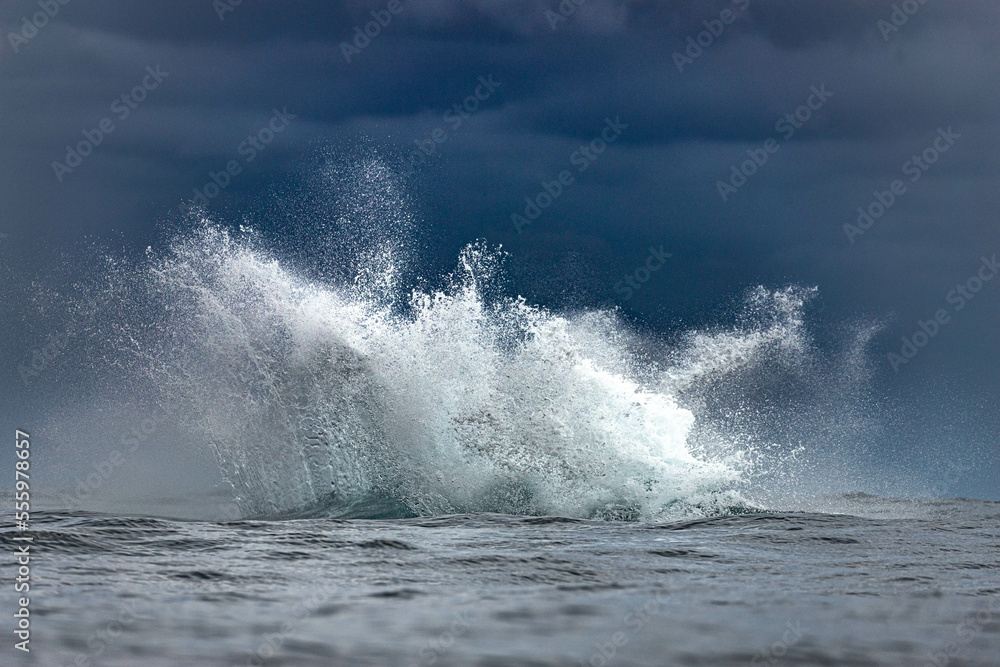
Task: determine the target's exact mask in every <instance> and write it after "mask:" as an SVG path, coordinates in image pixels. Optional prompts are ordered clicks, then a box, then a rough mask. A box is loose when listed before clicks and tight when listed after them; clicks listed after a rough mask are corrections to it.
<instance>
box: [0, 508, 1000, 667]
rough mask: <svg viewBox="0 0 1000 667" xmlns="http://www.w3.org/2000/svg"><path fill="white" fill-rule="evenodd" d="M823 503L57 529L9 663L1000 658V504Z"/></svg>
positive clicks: (48, 530)
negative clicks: (692, 511) (683, 513)
mask: <svg viewBox="0 0 1000 667" xmlns="http://www.w3.org/2000/svg"><path fill="white" fill-rule="evenodd" d="M804 504H805V505H806V506H809V505H810V503H808V502H806V503H804ZM812 505H814V506H815V507H816V508H822V509H823V511H809V512H802V511H797V512H762V513H753V514H742V515H732V516H718V517H711V518H703V519H696V520H687V521H682V522H656V523H650V522H614V521H588V520H578V519H563V518H553V517H519V516H507V515H496V514H478V515H448V516H437V517H425V518H414V519H391V520H335V519H325V518H304V519H285V520H272V521H230V522H208V521H190V520H172V519H168V518H155V517H149V516H147V517H140V516H118V515H115V514H111V513H101V514H97V513H89V512H80V511H72V512H69V511H66V512H59V511H55V512H46V513H43V514H36V515H33V525H32V532H31V534H32V535H34V537H35V542H34V546H33V556H32V562H31V566H32V574H31V576H32V582H31V596H30V597H31V608H32V626H31V627H32V635H31V649H32V650H31V653H30V655H27V654H24V653H22V652H20V651H15V650H14V649H13V644H14V639H12V636H13V635H12V632H11V627H10V626H11V620H10V619H11V615H10V614H8V613H5V614H4V617H5V618H6V619H8V620H7V621H5V626H6V629H5V632H4V637H5V640H4V642H3V646H2V648H0V656H2V660H0V662H2V664H4V665H14V664H33V665H46V666H48V665H54V666H61V665H84V666H85V665H144V666H153V665H403V666H411V665H420V666H430V665H581V664H583V665H594V666H595V667H600V666H601V665H917V666H923V665H953V666H958V665H997V664H1000V503H994V502H986V501H975V500H921V501H917V500H888V499H881V498H876V497H873V496H864V495H851V496H841V497H836V498H817V499H816V500H815V501H813V503H812ZM8 519H10V517H5V518H4V524H5V525H7V526H9V525H11V524H12V521H10V520H8ZM15 533H16V531H15V530H14V529H12V528H4V529H3V530H2V531H0V537H2V539H3V541H4V546H5V549H6V550H7V551H8V553H10V552H13V551H14V550H15V547H14V545H15V543H14V542H12V541H11V540H12V537H14V536H15ZM12 561H13V558H8V559H4V562H3V563H2V565H0V574H2V576H3V578H4V580H5V581H7V582H13V580H14V577H15V576H16V575H15V569H16V565H13V564H12ZM5 590H7V591H8V595H7V597H8V599H10V598H12V596H13V593H12V590H11V588H7V587H5ZM13 608H14V606H13V600H11V601H10V603H9V604H6V605H5V609H13Z"/></svg>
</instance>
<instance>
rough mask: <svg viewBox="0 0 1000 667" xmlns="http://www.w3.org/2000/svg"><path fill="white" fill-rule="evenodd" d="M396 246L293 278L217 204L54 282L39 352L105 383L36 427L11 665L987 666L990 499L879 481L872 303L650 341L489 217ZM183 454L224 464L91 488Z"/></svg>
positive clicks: (166, 464)
mask: <svg viewBox="0 0 1000 667" xmlns="http://www.w3.org/2000/svg"><path fill="white" fill-rule="evenodd" d="M358 236H363V235H361V234H359V235H358ZM386 238H387V239H388V241H387V243H383V244H381V245H380V244H378V243H373V244H370V245H367V246H362V247H361V249H360V250H359V251H358V252H357V253H356V255H355V256H354V257H353V258H349V260H348V261H342V260H343V258H339V259H338V265H343V266H349V267H354V269H357V271H356V272H355V274H356V277H355V278H354V279H353V280H350V281H346V282H345V281H338V280H335V279H333V278H320V277H316V276H315V275H314V276H313V278H311V279H310V278H306V277H304V276H307V275H310V274H309V271H308V270H307V269H306V268H303V267H295V266H293V265H291V264H290V263H289V262H288V261H287V259H285V257H283V256H282V254H281V252H276V251H273V249H271V248H269V247H268V245H267V244H266V243H264V242H263V240H262V239H261V238H260V237H259V236H256V235H255V234H254V233H253V232H252V230H240V231H239V232H236V231H234V230H227V229H226V228H223V227H220V226H218V225H215V224H214V223H211V222H209V221H203V222H202V224H201V225H200V226H198V227H197V228H195V230H194V231H191V232H188V233H185V234H181V235H178V236H177V237H175V238H174V239H173V240H171V241H170V243H168V244H166V245H165V246H164V247H162V248H160V249H158V250H153V249H152V248H151V249H150V250H149V251H148V252H147V253H146V256H145V257H143V258H142V259H141V261H139V262H137V263H128V262H125V261H110V260H109V261H108V262H107V263H106V265H105V266H104V270H103V273H102V278H101V279H100V280H97V281H92V282H91V283H89V284H88V285H85V286H83V287H77V292H76V293H74V294H71V295H69V296H66V297H62V298H63V299H64V300H65V301H68V302H69V303H71V304H73V307H70V308H68V309H67V312H68V313H70V315H71V316H72V317H71V321H70V322H68V323H66V324H64V326H63V327H62V330H64V331H68V332H69V333H68V334H67V338H68V339H71V340H72V344H71V345H62V346H61V347H60V348H59V350H56V351H55V352H54V353H53V354H52V355H51V357H52V359H53V360H54V361H53V364H58V363H63V362H66V363H76V362H79V363H78V364H77V365H78V366H87V365H89V366H88V368H89V369H90V370H89V371H88V374H85V376H84V377H85V381H84V382H80V381H77V382H78V384H77V385H76V386H82V385H83V384H86V385H87V386H89V387H105V388H106V391H105V393H104V395H103V398H101V399H100V400H98V399H96V398H93V397H90V398H87V399H86V400H82V399H81V400H78V401H77V403H76V405H77V407H76V408H75V409H76V410H77V412H76V413H74V412H72V411H63V412H61V413H60V412H58V411H57V410H55V409H54V411H53V416H52V423H50V424H46V425H45V426H44V427H43V428H42V430H41V431H40V432H33V433H32V434H31V439H32V440H31V442H32V445H31V452H32V454H31V457H32V458H31V461H32V464H31V465H32V468H31V471H32V472H31V474H32V475H38V476H40V477H41V479H42V481H43V482H44V484H46V485H48V487H44V486H38V487H36V486H32V488H33V489H37V491H36V493H37V495H36V496H35V498H36V500H37V502H36V503H35V505H34V509H33V512H32V514H31V522H30V528H29V529H28V530H21V531H19V530H17V529H16V528H15V527H14V520H13V517H7V519H5V521H4V528H3V529H2V530H0V536H2V539H3V541H4V543H5V547H6V548H7V549H8V551H9V552H11V553H16V551H17V549H18V548H19V545H23V542H20V541H18V540H17V538H18V537H25V536H30V537H31V538H32V542H31V560H30V572H31V575H30V576H31V579H30V605H28V606H30V614H31V617H30V618H31V623H30V627H31V640H30V641H31V644H30V647H31V651H30V654H29V653H24V652H19V651H18V650H17V649H15V648H14V644H15V642H14V635H13V634H10V633H8V634H7V641H6V642H5V643H4V645H3V648H2V649H0V652H2V655H3V656H4V658H3V664H5V665H7V664H34V665H45V666H48V665H52V666H64V665H65V666H68V665H75V666H79V667H86V666H88V665H110V666H113V665H147V666H153V665H206V666H208V665H345V666H348V665H401V666H404V667H410V666H413V665H419V666H427V667H429V666H431V665H574V666H577V665H591V666H593V667H603V666H605V665H751V666H759V665H769V666H770V665H906V666H912V665H917V666H919V667H924V666H926V665H933V666H935V667H942V666H943V665H954V666H958V665H997V664H1000V602H998V601H1000V569H998V568H1000V504H998V503H995V502H987V501H977V500H958V499H919V498H912V497H911V498H909V499H907V498H900V497H898V496H900V495H905V494H898V493H896V494H894V493H892V492H891V491H892V489H893V488H898V487H894V486H893V485H894V484H902V485H903V487H905V486H906V483H905V480H906V475H905V474H903V473H905V471H902V472H901V471H900V470H898V469H896V470H894V469H892V468H890V467H885V466H884V465H882V464H884V460H883V461H881V462H880V460H879V459H878V458H877V457H875V456H873V455H872V452H875V453H877V452H878V451H879V447H878V440H877V438H876V437H875V436H874V435H872V437H868V435H866V434H868V433H869V431H867V430H866V429H868V428H869V424H870V422H871V420H870V415H871V413H872V410H871V409H869V408H870V405H869V403H868V400H869V394H868V393H866V390H865V387H866V384H865V383H866V378H867V377H868V376H867V375H866V373H867V372H868V366H866V362H865V358H866V357H865V352H864V350H865V342H866V341H867V340H870V337H871V335H872V329H871V328H870V327H864V326H862V327H858V328H856V329H855V330H854V331H853V333H852V336H853V338H852V339H851V341H849V343H850V344H848V345H846V346H844V348H843V349H844V352H843V354H842V355H840V356H837V355H833V356H824V355H823V354H822V353H821V352H820V350H819V346H818V345H816V344H815V342H814V341H813V339H812V337H811V334H810V332H809V327H808V324H807V318H806V315H805V308H806V305H807V304H808V302H809V301H810V300H811V299H812V298H813V297H814V295H815V290H813V289H810V288H803V287H796V286H789V287H785V288H779V289H770V290H769V289H765V288H758V289H755V290H752V291H750V292H749V293H748V294H747V295H746V297H745V299H744V301H743V303H742V305H740V306H739V313H738V316H737V317H736V318H735V319H734V321H733V323H731V324H729V325H726V326H722V325H720V326H717V327H707V328H700V329H692V330H690V331H687V332H686V333H681V334H678V335H675V336H673V337H672V338H670V339H659V338H657V337H655V336H650V335H646V334H643V333H641V332H640V331H639V330H638V329H637V328H636V327H634V326H631V325H629V324H628V323H627V322H625V321H624V320H623V318H622V317H621V316H620V314H619V313H616V312H615V311H614V310H613V309H612V310H609V309H604V310H601V309H591V310H577V311H573V312H557V311H554V310H549V309H545V308H542V307H539V306H534V305H531V304H529V303H527V302H526V301H525V300H524V299H521V298H514V297H509V296H505V291H504V290H503V289H502V286H503V254H502V252H501V251H500V250H498V249H491V248H489V247H487V246H486V245H485V244H482V243H477V244H473V245H470V246H468V247H467V248H466V249H465V250H463V251H462V253H461V256H460V258H459V261H458V263H457V268H456V269H455V271H454V273H452V274H449V275H448V276H445V277H444V278H443V279H442V280H441V281H439V282H438V283H436V286H432V285H428V284H426V283H424V284H423V285H420V284H419V281H417V282H418V285H417V286H416V287H412V286H411V287H410V288H406V287H404V285H408V284H410V285H412V282H407V280H405V273H404V272H402V271H401V270H400V268H399V267H400V265H401V260H400V257H402V256H404V255H405V252H402V251H398V249H395V250H394V248H393V244H392V239H393V238H394V235H393V234H388V236H387V237H386ZM383 240H385V239H383ZM352 270H353V269H352ZM63 349H65V352H62V351H61V350H63ZM60 355H62V356H60ZM74 355H76V356H74ZM56 370H57V369H55V368H54V369H53V370H51V371H50V372H51V373H52V374H53V375H54V374H55V373H56ZM60 377H61V378H66V382H67V384H69V385H70V386H71V387H72V386H73V385H72V381H73V378H72V377H70V376H69V375H68V374H62V375H60ZM64 403H67V404H68V402H65V401H64ZM94 405H99V406H100V408H99V409H98V408H95V407H93V406H94ZM80 413H86V414H87V415H89V416H88V419H91V420H96V421H97V423H99V424H102V425H103V426H102V427H101V428H100V429H98V431H99V437H92V436H91V435H88V434H91V433H92V432H93V430H92V429H91V430H88V428H90V427H88V426H87V420H86V419H74V418H72V415H73V414H80ZM67 415H69V416H67ZM29 430H31V429H29ZM779 436H780V437H779ZM179 443H186V446H187V447H188V448H189V449H188V450H182V449H180V444H179ZM865 443H867V444H868V446H869V449H866V447H865ZM57 444H61V445H62V447H63V449H59V448H58V447H56V445H57ZM46 447H48V449H46ZM191 448H195V449H197V450H199V451H201V452H202V454H204V456H206V457H208V459H209V460H210V461H211V462H212V463H211V464H210V465H211V466H212V467H215V466H216V464H217V468H218V473H217V476H218V478H219V480H221V483H220V484H219V485H217V487H216V488H214V489H211V488H205V489H201V490H197V489H195V490H191V491H190V492H184V493H180V492H178V495H179V496H180V497H177V498H174V499H172V500H169V501H168V500H164V501H162V502H156V501H153V500H151V498H152V494H153V491H152V487H150V488H149V489H146V492H145V499H144V503H145V504H137V503H136V502H130V501H127V500H122V498H124V496H122V495H121V494H119V495H118V496H114V494H112V493H110V492H111V490H112V489H114V488H116V484H118V483H120V482H121V481H122V480H123V479H126V478H128V477H129V476H130V473H129V472H128V471H129V470H132V471H133V472H135V471H136V470H138V469H139V468H142V469H143V470H144V474H145V475H146V479H148V480H149V481H150V483H152V482H154V481H157V482H161V483H163V485H164V486H165V487H168V488H169V487H171V486H172V485H173V486H174V487H176V488H181V487H182V484H181V481H182V480H183V479H185V478H189V477H193V476H194V473H196V472H198V469H199V468H203V467H205V464H204V459H203V460H201V462H199V461H195V460H193V459H190V457H186V455H184V454H183V452H184V451H191ZM151 453H156V454H158V455H160V456H161V458H160V459H158V461H159V462H158V463H156V464H155V465H153V464H147V465H142V466H140V465H138V464H135V462H136V461H138V460H141V457H143V456H145V455H149V454H151ZM74 457H75V458H74ZM71 461H78V462H79V463H78V464H73V463H70V462H71ZM185 461H186V463H185ZM59 465H62V466H63V469H62V470H60V471H59V472H60V473H61V477H59V476H57V475H56V474H55V471H56V469H57V468H58V467H59ZM130 466H132V468H130ZM46 471H48V473H47V472H46ZM951 474H952V473H950V472H948V471H942V473H941V477H942V479H944V478H945V477H947V476H948V475H951ZM46 475H48V476H46ZM32 479H33V480H35V479H38V477H33V478H32ZM830 480H834V481H835V482H836V484H834V485H832V486H831V484H830ZM900 480H903V481H900ZM32 485H35V481H32ZM837 485H839V486H841V487H847V490H845V489H841V490H839V491H836V490H831V489H832V488H833V487H835V486H837ZM919 486H920V485H919V484H914V485H912V488H917V489H918V491H919V488H918V487H919ZM44 488H52V489H57V490H58V493H51V494H47V493H45V492H44ZM850 489H853V490H850ZM946 491H947V485H945V486H943V487H941V488H938V489H937V492H935V493H934V494H933V495H945V494H946ZM143 495H144V494H143V490H142V489H139V490H138V492H136V490H135V489H133V493H132V498H133V499H134V498H137V497H142V496H143ZM911 495H913V496H916V495H920V494H919V493H917V492H914V493H912V494H911ZM116 498H117V500H116ZM9 500H10V503H9V504H8V503H7V502H5V507H13V498H10V499H9ZM19 567H20V566H19V565H18V563H17V562H15V560H14V559H13V558H11V559H8V560H5V561H4V562H3V563H2V564H0V572H2V573H3V576H4V577H5V578H6V580H7V581H11V582H13V581H15V578H16V577H17V576H18V572H20V570H19V569H18V568H19ZM22 606H24V605H22ZM10 608H15V605H12V606H11V607H10ZM7 618H8V624H11V615H10V614H8V615H7ZM18 622H20V621H18Z"/></svg>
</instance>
